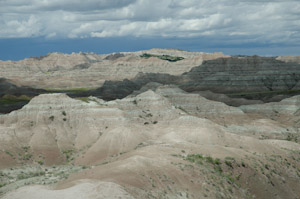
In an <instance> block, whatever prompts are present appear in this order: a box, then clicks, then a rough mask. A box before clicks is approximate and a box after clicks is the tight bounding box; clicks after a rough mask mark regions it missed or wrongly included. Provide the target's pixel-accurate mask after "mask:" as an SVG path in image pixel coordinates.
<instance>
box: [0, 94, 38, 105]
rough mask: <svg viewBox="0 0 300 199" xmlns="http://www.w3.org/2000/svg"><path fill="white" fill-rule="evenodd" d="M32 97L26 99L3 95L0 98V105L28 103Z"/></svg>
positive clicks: (22, 96) (23, 96)
mask: <svg viewBox="0 0 300 199" xmlns="http://www.w3.org/2000/svg"><path fill="white" fill-rule="evenodd" d="M31 99H32V97H28V96H25V95H21V96H14V95H4V96H3V97H2V98H0V104H17V103H20V102H23V103H28V102H29V101H30V100H31Z"/></svg>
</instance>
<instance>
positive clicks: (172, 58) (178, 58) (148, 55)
mask: <svg viewBox="0 0 300 199" xmlns="http://www.w3.org/2000/svg"><path fill="white" fill-rule="evenodd" d="M140 57H142V58H146V59H148V58H150V57H157V58H159V59H162V60H166V61H169V62H177V61H180V60H183V59H184V58H183V57H176V56H170V55H153V54H148V53H144V54H143V55H141V56H140Z"/></svg>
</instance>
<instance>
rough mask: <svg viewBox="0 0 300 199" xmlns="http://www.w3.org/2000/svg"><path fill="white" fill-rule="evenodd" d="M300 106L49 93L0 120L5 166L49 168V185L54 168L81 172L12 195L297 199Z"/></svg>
mask: <svg viewBox="0 0 300 199" xmlns="http://www.w3.org/2000/svg"><path fill="white" fill-rule="evenodd" d="M82 100H84V101H82ZM299 102H300V101H299V96H295V97H292V98H289V99H286V100H283V101H281V102H276V103H270V104H261V105H247V106H241V107H231V106H228V105H226V104H224V103H221V102H215V101H211V100H208V99H206V98H204V97H202V96H201V95H199V94H189V93H186V92H184V91H182V90H181V89H179V88H178V87H176V86H159V87H157V88H156V89H154V91H152V90H148V91H146V92H141V93H140V94H137V95H136V96H131V97H127V98H124V99H121V100H114V101H110V102H105V101H103V100H101V99H98V98H95V97H90V98H85V99H81V100H80V99H78V100H76V99H71V98H69V97H68V96H67V95H65V94H46V95H40V96H38V97H35V98H33V99H32V100H31V101H30V103H29V104H27V105H26V106H24V107H23V108H22V109H21V110H18V111H14V112H12V113H10V114H8V115H3V116H1V117H0V128H1V138H0V142H1V144H0V146H1V152H0V157H1V161H0V162H1V165H0V166H1V167H2V168H10V167H13V166H17V165H18V166H19V167H21V166H22V165H24V164H25V165H30V167H41V168H42V170H43V171H44V173H42V174H40V175H41V176H42V177H43V176H44V175H45V176H47V177H46V178H45V179H44V178H42V177H41V176H38V179H40V178H42V180H40V181H39V182H40V183H43V182H48V183H51V181H50V182H49V181H47V178H51V175H53V173H55V172H53V171H52V172H51V173H49V172H48V171H51V169H48V167H49V166H51V165H52V166H53V165H65V164H67V165H74V167H79V168H80V169H78V170H77V171H74V172H75V173H74V174H71V175H70V176H69V177H68V178H67V179H66V180H63V181H60V182H59V183H58V184H57V185H55V186H53V185H52V186H51V187H52V188H51V189H49V188H47V187H44V186H29V187H24V188H22V189H18V190H17V191H13V192H9V193H8V194H6V195H4V196H3V197H4V198H17V197H20V196H22V198H40V197H42V196H44V195H45V194H47V195H49V197H62V196H64V198H68V197H69V198H76V197H77V198H82V197H84V198H89V197H91V195H93V194H94V195H95V196H98V198H115V197H117V196H118V197H121V198H205V197H209V198H253V197H256V198H295V197H297V196H299V194H300V193H299V190H300V171H299V170H298V168H299V166H300V165H299V160H300V154H299V149H300V145H299V144H298V142H299V133H300V132H299V125H300V124H299V119H300V118H299V116H300V115H299V114H298V113H299V111H300V104H299ZM287 118H288V119H287ZM41 164H42V166H41ZM50 168H51V167H50ZM82 169H83V170H82ZM80 170H81V171H80ZM7 172H8V171H7V170H3V172H2V175H3V176H6V175H9V174H7ZM9 172H14V169H13V170H10V171H9ZM58 175H59V174H58ZM60 175H63V174H60ZM68 175H69V174H68ZM31 178H33V176H30V175H28V176H26V177H24V179H22V180H25V181H26V180H28V179H31ZM19 180H20V179H19ZM6 183H7V182H6ZM32 183H35V182H34V181H33V182H32ZM10 186H11V185H10V184H9V183H8V184H7V185H5V186H3V187H2V188H1V189H0V190H2V191H5V190H9V187H10ZM48 187H49V185H48ZM93 187H94V188H93ZM97 187H98V188H97ZM100 187H101V188H100ZM88 190H90V191H88ZM74 193H80V194H79V195H78V194H75V195H74ZM108 193H111V194H108Z"/></svg>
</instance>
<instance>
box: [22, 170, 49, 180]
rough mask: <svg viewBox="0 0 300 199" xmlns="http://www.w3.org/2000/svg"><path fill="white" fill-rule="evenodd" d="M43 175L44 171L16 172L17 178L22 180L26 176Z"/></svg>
mask: <svg viewBox="0 0 300 199" xmlns="http://www.w3.org/2000/svg"><path fill="white" fill-rule="evenodd" d="M44 175H45V172H44V171H37V172H29V173H20V174H18V176H17V179H18V180H24V179H27V178H33V177H38V176H44Z"/></svg>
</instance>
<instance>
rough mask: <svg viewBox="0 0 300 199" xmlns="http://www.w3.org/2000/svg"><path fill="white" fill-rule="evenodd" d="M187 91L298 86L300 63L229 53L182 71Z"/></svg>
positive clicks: (248, 91) (289, 88) (255, 89)
mask: <svg viewBox="0 0 300 199" xmlns="http://www.w3.org/2000/svg"><path fill="white" fill-rule="evenodd" d="M183 77H185V78H187V79H188V80H186V81H187V82H186V83H185V84H184V85H182V86H181V88H183V89H184V90H186V91H198V90H210V91H213V92H218V93H245V94H247V93H251V92H258V93H259V92H268V91H287V90H299V89H300V64H297V63H285V62H282V61H278V60H276V59H274V58H272V57H258V56H253V57H232V58H220V59H215V60H211V61H205V62H204V63H203V64H202V65H200V66H198V67H194V68H193V69H192V70H191V71H189V72H188V73H186V74H184V75H183Z"/></svg>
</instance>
